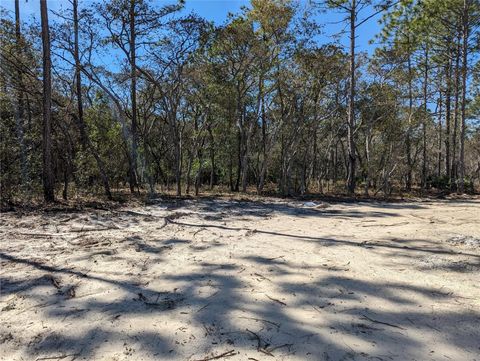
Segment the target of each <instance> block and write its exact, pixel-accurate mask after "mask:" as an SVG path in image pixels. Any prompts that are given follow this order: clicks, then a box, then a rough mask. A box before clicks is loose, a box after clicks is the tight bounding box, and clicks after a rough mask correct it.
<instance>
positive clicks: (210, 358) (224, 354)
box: [195, 350, 235, 361]
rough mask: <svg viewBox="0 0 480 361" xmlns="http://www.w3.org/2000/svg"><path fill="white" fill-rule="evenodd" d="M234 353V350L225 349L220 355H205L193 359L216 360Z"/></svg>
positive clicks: (202, 360) (201, 360)
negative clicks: (204, 356)
mask: <svg viewBox="0 0 480 361" xmlns="http://www.w3.org/2000/svg"><path fill="white" fill-rule="evenodd" d="M234 355H235V350H230V351H227V352H224V353H222V354H220V355H217V356H212V357H206V358H202V359H200V360H195V361H210V360H216V359H219V358H222V357H230V356H234Z"/></svg>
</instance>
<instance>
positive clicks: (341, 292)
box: [0, 199, 480, 361]
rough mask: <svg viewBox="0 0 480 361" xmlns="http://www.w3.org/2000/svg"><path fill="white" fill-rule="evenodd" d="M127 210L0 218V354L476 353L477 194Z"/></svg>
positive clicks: (273, 356)
mask: <svg viewBox="0 0 480 361" xmlns="http://www.w3.org/2000/svg"><path fill="white" fill-rule="evenodd" d="M130 211H133V212H128V210H127V209H124V210H123V211H118V210H117V211H107V210H94V209H93V210H92V209H90V210H88V211H83V212H77V213H68V212H48V213H46V212H45V213H43V212H36V213H32V214H27V215H19V214H16V213H6V214H2V217H1V218H2V219H1V235H0V237H1V245H0V252H1V254H0V256H1V258H0V260H1V263H0V279H1V295H0V309H1V313H0V359H1V360H42V359H45V360H46V359H53V360H55V359H57V360H65V361H70V360H74V359H76V360H190V361H191V360H203V359H209V357H214V356H218V355H221V354H225V353H226V355H225V357H221V358H219V359H226V360H455V361H462V360H477V361H478V360H480V242H477V240H479V239H480V220H479V219H480V200H478V199H477V200H463V201H462V200H452V201H442V202H439V201H438V202H437V201H435V202H433V201H432V202H416V203H357V204H332V205H329V206H328V205H322V206H319V207H317V206H315V205H312V204H304V203H302V202H283V201H279V200H264V202H263V203H254V202H237V201H229V200H221V199H219V200H198V201H179V202H178V203H172V202H169V203H162V202H159V203H158V204H156V205H150V206H146V207H142V208H135V209H130ZM165 217H168V220H166V218H165ZM462 240H468V241H462ZM231 350H233V351H231ZM229 351H231V352H229ZM228 352H229V353H228Z"/></svg>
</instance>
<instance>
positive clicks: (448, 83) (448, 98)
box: [445, 49, 452, 183]
mask: <svg viewBox="0 0 480 361" xmlns="http://www.w3.org/2000/svg"><path fill="white" fill-rule="evenodd" d="M450 55H451V54H450V49H449V50H448V60H447V69H446V89H445V133H446V134H445V175H446V176H447V178H448V183H450V182H451V174H450V118H451V109H450V108H451V107H450V102H451V94H452V88H451V83H452V65H451V61H450V58H451V57H450Z"/></svg>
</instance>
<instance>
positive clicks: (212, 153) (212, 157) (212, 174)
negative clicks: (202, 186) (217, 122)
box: [208, 126, 215, 190]
mask: <svg viewBox="0 0 480 361" xmlns="http://www.w3.org/2000/svg"><path fill="white" fill-rule="evenodd" d="M208 134H209V135H210V163H211V167H212V168H211V169H210V190H212V189H213V184H214V182H215V139H214V137H213V132H212V128H211V127H210V126H208Z"/></svg>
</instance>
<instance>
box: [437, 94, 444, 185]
mask: <svg viewBox="0 0 480 361" xmlns="http://www.w3.org/2000/svg"><path fill="white" fill-rule="evenodd" d="M442 106H443V102H442V91H441V90H440V96H439V99H438V166H437V176H438V177H439V178H440V176H441V175H442V142H443V140H442V133H443V127H442Z"/></svg>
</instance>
